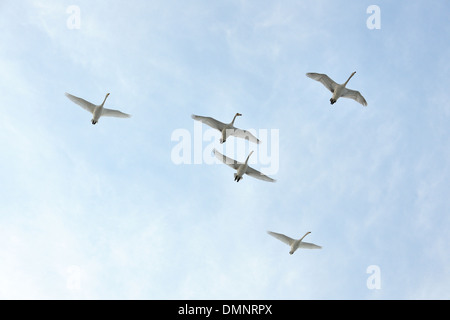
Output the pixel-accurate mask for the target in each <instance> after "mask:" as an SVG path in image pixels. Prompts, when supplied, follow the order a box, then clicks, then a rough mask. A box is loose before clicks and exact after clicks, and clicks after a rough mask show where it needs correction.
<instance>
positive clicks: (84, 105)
mask: <svg viewBox="0 0 450 320" xmlns="http://www.w3.org/2000/svg"><path fill="white" fill-rule="evenodd" d="M65 95H66V97H67V98H69V99H70V100H72V102H75V103H76V104H77V105H79V106H80V107H82V108H83V109H84V110H86V111H89V112H90V113H93V112H94V109H95V107H97V106H96V105H95V104H93V103H90V102H89V101H86V100H84V99H82V98H79V97H75V96H73V95H71V94H70V93H67V92H66V93H65Z"/></svg>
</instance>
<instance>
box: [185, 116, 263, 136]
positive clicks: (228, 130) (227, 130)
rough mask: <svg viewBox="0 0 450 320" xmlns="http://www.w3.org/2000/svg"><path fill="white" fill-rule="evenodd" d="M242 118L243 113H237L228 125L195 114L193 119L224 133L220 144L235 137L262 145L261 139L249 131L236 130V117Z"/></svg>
mask: <svg viewBox="0 0 450 320" xmlns="http://www.w3.org/2000/svg"><path fill="white" fill-rule="evenodd" d="M240 116H242V114H241V113H236V114H235V115H234V118H233V121H231V122H230V123H228V124H225V123H223V122H220V121H218V120H216V119H214V118H211V117H202V116H197V115H195V114H193V115H192V116H191V117H192V119H194V120H197V121H200V122H203V123H206V124H207V125H208V126H210V127H211V128H214V129H217V130H219V131H220V132H221V133H222V137H221V138H220V143H224V142H225V141H226V140H227V138H228V137H229V136H235V137H238V138H243V139H247V140H249V141H251V142H253V143H260V141H259V139H258V138H256V137H255V136H254V135H253V134H251V133H250V132H248V131H247V130H242V129H239V128H236V127H235V126H234V120H236V117H240Z"/></svg>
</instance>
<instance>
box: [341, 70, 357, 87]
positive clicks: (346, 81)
mask: <svg viewBox="0 0 450 320" xmlns="http://www.w3.org/2000/svg"><path fill="white" fill-rule="evenodd" d="M355 73H356V72H353V73H352V74H351V75H350V77H348V79H347V81H345V83H344V87H345V86H346V85H347V83H348V82H349V81H350V79H351V78H352V77H353V76H354V75H355Z"/></svg>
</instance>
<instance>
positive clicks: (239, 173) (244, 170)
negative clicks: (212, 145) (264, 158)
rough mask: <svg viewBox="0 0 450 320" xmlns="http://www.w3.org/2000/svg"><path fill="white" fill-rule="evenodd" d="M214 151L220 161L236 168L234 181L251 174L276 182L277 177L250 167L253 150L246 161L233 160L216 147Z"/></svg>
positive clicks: (254, 176)
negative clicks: (271, 176) (249, 162)
mask: <svg viewBox="0 0 450 320" xmlns="http://www.w3.org/2000/svg"><path fill="white" fill-rule="evenodd" d="M213 152H214V155H215V156H216V157H217V158H218V159H219V160H220V161H222V162H223V163H225V164H226V165H228V166H230V167H231V168H233V169H235V170H236V173H235V174H234V181H236V182H239V180H241V179H242V178H243V176H244V174H246V175H249V176H251V177H253V178H256V179H260V180H264V181H269V182H275V181H276V180H275V179H272V178H270V177H268V176H266V175H265V174H263V173H261V172H259V171H258V170H255V169H253V168H252V167H250V166H249V165H248V159H249V158H250V156H251V155H252V153H253V151H252V152H250V154H249V155H248V156H247V159H246V160H245V162H244V163H242V162H238V161H236V160H233V159H231V158H228V157H227V156H224V155H223V154H221V153H220V152H219V151H217V150H216V149H214V150H213Z"/></svg>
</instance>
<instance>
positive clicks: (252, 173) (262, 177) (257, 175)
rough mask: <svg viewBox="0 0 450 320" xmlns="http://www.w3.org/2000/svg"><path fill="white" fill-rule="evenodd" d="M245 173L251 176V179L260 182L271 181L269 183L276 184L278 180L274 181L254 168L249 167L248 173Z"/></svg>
mask: <svg viewBox="0 0 450 320" xmlns="http://www.w3.org/2000/svg"><path fill="white" fill-rule="evenodd" d="M245 173H246V174H247V175H249V176H250V177H253V178H256V179H259V180H264V181H269V182H275V181H277V180H275V179H272V178H270V177H268V176H266V175H265V174H264V173H261V172H259V171H258V170H255V169H253V168H252V167H247V171H245Z"/></svg>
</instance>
